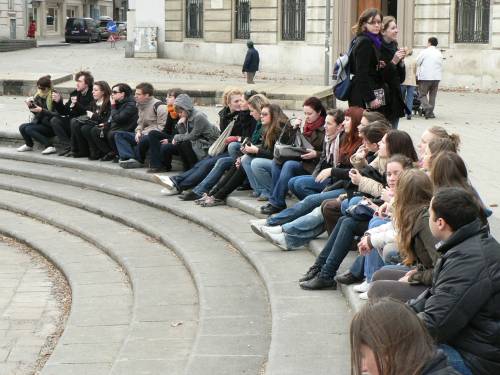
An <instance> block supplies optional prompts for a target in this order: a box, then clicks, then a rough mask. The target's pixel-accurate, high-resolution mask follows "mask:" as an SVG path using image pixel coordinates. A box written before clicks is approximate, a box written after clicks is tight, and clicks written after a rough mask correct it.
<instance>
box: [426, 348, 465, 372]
mask: <svg viewBox="0 0 500 375" xmlns="http://www.w3.org/2000/svg"><path fill="white" fill-rule="evenodd" d="M421 375H460V373H459V372H457V371H456V370H455V369H454V368H453V367H451V366H450V365H448V360H447V358H446V355H445V354H444V353H443V351H441V350H438V351H437V352H436V354H435V355H434V357H432V358H431V360H430V361H427V363H426V364H425V367H424V368H423V370H422V373H421Z"/></svg>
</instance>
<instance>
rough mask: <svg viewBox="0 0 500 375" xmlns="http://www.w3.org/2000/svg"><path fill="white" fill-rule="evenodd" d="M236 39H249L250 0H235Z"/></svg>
mask: <svg viewBox="0 0 500 375" xmlns="http://www.w3.org/2000/svg"><path fill="white" fill-rule="evenodd" d="M234 30H235V35H234V37H235V38H236V39H250V0H236V25H235V28H234Z"/></svg>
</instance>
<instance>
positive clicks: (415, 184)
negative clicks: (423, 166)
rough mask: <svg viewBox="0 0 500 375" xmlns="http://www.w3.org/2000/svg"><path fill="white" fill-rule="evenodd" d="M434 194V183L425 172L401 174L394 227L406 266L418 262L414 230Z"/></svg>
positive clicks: (408, 171) (414, 171)
mask: <svg viewBox="0 0 500 375" xmlns="http://www.w3.org/2000/svg"><path fill="white" fill-rule="evenodd" d="M432 194H433V188H432V182H431V179H430V178H429V176H427V174H426V173H425V172H423V171H420V170H417V169H409V170H405V171H403V173H401V176H400V177H399V180H398V183H397V185H396V193H395V195H394V227H395V228H396V232H397V243H398V249H399V252H400V253H401V255H402V256H403V258H404V260H403V263H404V264H406V265H411V264H413V263H414V262H415V260H416V256H415V253H414V251H413V249H412V246H411V243H412V237H413V230H414V227H415V224H416V223H417V219H418V218H419V216H420V215H421V213H422V211H423V210H424V209H427V208H429V204H430V201H431V199H432Z"/></svg>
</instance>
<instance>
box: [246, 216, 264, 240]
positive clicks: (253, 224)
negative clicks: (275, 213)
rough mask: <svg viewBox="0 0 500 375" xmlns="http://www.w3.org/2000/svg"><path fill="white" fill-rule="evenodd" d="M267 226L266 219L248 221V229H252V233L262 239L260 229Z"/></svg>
mask: <svg viewBox="0 0 500 375" xmlns="http://www.w3.org/2000/svg"><path fill="white" fill-rule="evenodd" d="M266 224H267V219H256V220H250V228H252V230H253V232H254V233H255V234H256V235H258V236H261V237H264V235H263V234H262V227H263V226H264V225H266Z"/></svg>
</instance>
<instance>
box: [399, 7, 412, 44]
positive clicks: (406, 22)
mask: <svg viewBox="0 0 500 375" xmlns="http://www.w3.org/2000/svg"><path fill="white" fill-rule="evenodd" d="M414 8H415V0H398V17H397V20H398V27H399V38H398V39H399V44H400V46H404V47H410V48H413V14H414Z"/></svg>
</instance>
